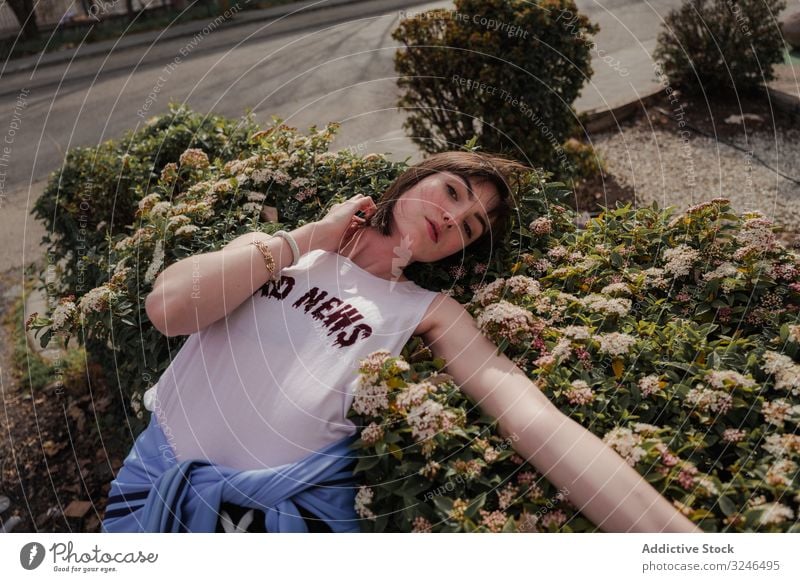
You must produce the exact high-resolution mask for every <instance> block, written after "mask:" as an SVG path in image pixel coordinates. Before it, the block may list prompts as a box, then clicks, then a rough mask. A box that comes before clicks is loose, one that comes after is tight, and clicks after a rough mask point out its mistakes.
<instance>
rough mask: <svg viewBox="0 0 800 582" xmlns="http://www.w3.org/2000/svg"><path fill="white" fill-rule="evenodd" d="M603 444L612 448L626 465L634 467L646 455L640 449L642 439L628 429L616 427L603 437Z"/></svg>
mask: <svg viewBox="0 0 800 582" xmlns="http://www.w3.org/2000/svg"><path fill="white" fill-rule="evenodd" d="M603 442H604V443H606V444H607V445H609V446H610V447H611V448H613V449H614V450H615V451H616V452H617V453H618V454H619V455H620V456H621V457H622V458H623V459H625V461H627V463H628V464H629V465H630V466H631V467H634V466H636V463H638V462H639V461H640V460H641V459H642V458H644V456H645V455H646V454H647V451H645V450H644V449H643V448H642V447H641V444H642V437H641V436H640V435H638V434H636V433H634V432H633V431H632V430H631V429H629V428H624V427H621V426H620V427H617V428H614V429H612V430H610V431H609V432H607V433H606V434H605V436H603Z"/></svg>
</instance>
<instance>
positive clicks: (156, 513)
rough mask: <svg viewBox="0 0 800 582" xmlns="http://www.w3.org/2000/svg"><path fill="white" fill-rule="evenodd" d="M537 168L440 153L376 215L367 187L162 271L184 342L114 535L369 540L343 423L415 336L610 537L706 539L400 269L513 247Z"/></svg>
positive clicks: (162, 308)
mask: <svg viewBox="0 0 800 582" xmlns="http://www.w3.org/2000/svg"><path fill="white" fill-rule="evenodd" d="M525 169H526V168H524V167H523V166H520V165H519V164H517V163H515V162H512V161H510V160H507V159H505V158H502V157H499V156H491V155H486V154H477V153H468V152H446V153H443V154H438V155H434V156H431V157H429V158H428V159H426V160H425V161H423V162H421V163H420V164H417V165H416V166H413V167H411V168H409V169H408V170H407V171H406V172H405V173H403V174H402V175H401V176H400V177H399V178H398V179H397V180H396V181H395V182H394V183H393V184H392V185H391V186H390V187H389V188H388V189H387V191H386V192H385V193H384V194H383V196H382V198H381V200H380V202H379V203H378V204H377V205H376V204H375V203H374V202H373V200H372V199H371V198H370V197H368V196H365V195H363V194H357V195H356V196H353V197H352V198H350V199H349V200H347V201H345V202H342V203H340V204H337V205H335V206H334V207H333V208H332V209H331V210H330V212H329V213H328V214H327V215H326V216H325V217H324V218H323V219H322V220H320V221H318V222H314V223H310V224H306V225H304V226H302V227H300V228H298V229H296V230H294V231H292V232H291V233H290V234H286V233H280V236H269V235H266V234H263V233H249V234H246V235H243V236H241V237H239V238H237V239H234V240H233V241H231V242H230V243H229V244H227V245H226V246H225V247H224V248H223V249H222V250H220V251H216V252H212V253H205V254H201V255H199V256H195V257H190V258H187V259H183V260H182V261H179V262H177V263H175V264H173V265H171V266H170V267H168V268H167V269H166V270H165V271H163V272H162V273H161V274H160V275H159V277H158V278H157V279H156V281H155V284H154V288H153V291H152V293H150V295H149V296H148V297H147V300H146V310H147V314H148V316H149V318H150V320H151V321H152V323H153V325H154V326H155V327H156V328H157V329H158V330H159V331H161V332H162V333H164V334H165V335H167V336H176V335H190V337H189V338H188V339H187V341H186V343H185V344H184V345H183V346H182V348H181V350H180V351H179V353H178V354H177V355H176V357H175V358H174V360H173V361H172V363H171V364H170V366H169V368H168V369H167V370H166V371H165V372H164V374H163V375H162V377H161V378H160V379H159V381H158V383H157V384H156V386H154V387H153V388H152V389H151V390H149V391H148V394H147V395H146V398H145V406H146V407H147V408H148V409H150V410H152V411H153V415H152V417H151V422H150V426H149V427H148V429H147V430H146V431H145V432H144V433H143V434H142V435H140V437H139V438H138V439H137V441H136V444H135V445H134V448H133V450H132V451H131V454H130V455H129V456H128V458H127V459H126V460H125V464H124V466H123V468H122V469H121V470H120V472H119V474H118V475H117V477H116V479H115V480H114V481H113V482H112V488H111V492H110V495H109V503H108V507H107V510H106V515H105V519H104V522H103V529H104V530H105V531H260V532H263V531H269V532H278V531H358V519H357V516H356V515H355V513H354V510H353V498H354V487H353V485H354V484H355V481H354V479H353V475H352V472H351V471H352V468H353V465H354V459H353V457H352V456H351V455H349V454H348V452H347V451H348V449H347V445H348V444H349V443H350V442H352V440H353V439H355V438H356V436H357V435H356V434H355V433H356V432H357V429H356V427H355V425H354V424H353V423H352V422H351V421H350V420H348V419H347V418H346V415H347V412H348V410H349V408H350V405H351V404H352V401H353V389H354V387H355V385H356V382H357V380H358V378H357V368H358V362H359V360H361V359H363V358H365V357H366V356H367V355H369V354H370V353H372V352H374V351H376V350H378V349H387V350H389V351H390V352H391V353H392V354H394V355H396V354H399V353H400V351H401V349H402V347H403V346H404V345H405V343H406V341H407V340H408V339H409V338H410V337H411V335H420V336H421V337H422V338H423V339H424V340H425V342H426V343H427V345H428V346H429V347H430V348H431V350H432V351H433V353H434V354H435V355H436V356H439V357H442V358H444V359H445V360H446V362H447V369H446V371H447V372H448V373H449V374H450V375H451V376H453V377H454V379H455V381H456V382H457V383H458V384H459V385H460V387H461V389H462V390H463V391H464V392H465V393H466V394H467V395H468V396H470V397H471V398H472V399H473V400H474V401H475V402H477V403H478V404H479V405H480V406H481V407H482V408H483V410H484V411H485V412H486V413H488V414H490V415H491V416H492V417H494V418H496V419H497V420H498V425H499V429H500V433H501V434H502V435H503V436H513V437H514V438H513V441H514V443H515V449H516V452H517V453H519V454H520V455H521V456H523V457H524V458H526V459H527V460H528V461H529V462H530V463H531V464H532V465H534V466H535V467H536V468H537V469H538V471H539V472H541V473H542V474H543V475H545V476H546V477H547V479H548V480H550V482H551V483H553V485H555V486H556V487H559V488H565V490H566V491H568V492H569V493H568V495H567V498H568V499H569V501H570V502H571V503H573V504H574V505H576V506H577V507H578V508H580V510H581V511H582V513H583V514H584V515H585V516H586V517H587V518H589V519H590V520H592V521H593V522H594V523H595V524H596V525H598V527H600V528H601V529H603V530H605V531H614V532H629V531H630V532H700V531H701V530H700V529H699V528H697V527H696V526H695V525H694V524H693V523H692V522H691V521H690V520H688V519H687V518H686V517H685V516H684V515H682V514H681V513H680V512H678V511H677V510H676V509H675V508H674V507H673V506H672V505H671V504H670V503H669V502H668V501H667V500H666V499H664V498H663V497H661V496H660V495H659V494H658V492H657V491H656V490H655V489H654V488H653V487H652V486H651V485H650V484H649V483H647V481H645V480H644V479H643V478H642V477H641V476H640V475H639V474H638V473H637V472H636V470H635V469H633V468H632V467H630V466H629V465H628V464H627V463H626V462H625V461H624V460H623V459H622V458H621V457H620V456H619V455H618V454H617V453H616V452H614V451H613V450H612V449H610V448H608V447H607V446H606V445H605V444H604V443H603V442H602V441H601V440H600V439H598V438H597V437H596V436H594V435H593V434H592V433H591V432H589V431H587V430H586V429H584V428H583V427H582V426H581V425H580V424H578V423H576V422H575V421H573V420H571V419H569V418H568V417H566V416H565V415H564V414H562V413H561V412H560V411H559V410H558V408H556V407H555V406H554V405H553V404H552V403H551V402H550V401H549V400H548V399H547V397H545V396H544V395H543V394H541V393H540V392H539V390H538V389H537V388H536V387H535V385H534V384H533V383H532V382H531V381H530V380H529V379H528V377H527V376H526V375H525V374H524V373H523V372H522V371H521V370H520V369H519V368H517V367H516V366H515V365H514V364H513V363H512V362H511V361H510V360H509V359H508V358H507V357H506V356H504V355H502V354H501V355H498V354H497V346H495V345H494V344H493V343H492V342H491V341H490V340H488V339H487V338H486V337H485V336H484V335H483V334H482V333H481V332H480V331H479V330H478V328H477V326H476V325H475V322H474V320H473V318H472V317H471V316H470V315H469V313H468V312H467V311H466V310H465V309H464V308H463V307H462V306H461V305H460V304H459V303H458V302H457V301H455V300H454V299H452V298H450V297H449V296H447V295H445V294H442V293H436V292H432V291H428V290H425V289H422V288H421V287H419V286H418V285H416V284H415V283H414V282H412V281H409V280H408V279H407V278H406V277H405V276H404V275H403V268H404V267H405V266H407V265H409V264H411V263H413V262H416V261H422V262H425V263H431V262H436V261H439V260H441V259H444V258H446V257H449V256H451V255H453V254H454V253H460V252H465V250H466V252H468V251H469V247H470V246H471V245H474V244H475V243H476V242H477V241H485V240H487V237H494V240H499V239H501V238H502V236H501V233H502V231H503V229H504V228H506V225H507V218H508V216H509V214H510V212H511V209H512V207H511V205H510V203H509V199H510V187H509V181H510V179H511V176H512V174H513V173H514V172H517V171H524V170H525ZM357 213H363V214H364V218H361V217H359V216H357ZM276 234H278V233H276ZM473 248H474V247H473Z"/></svg>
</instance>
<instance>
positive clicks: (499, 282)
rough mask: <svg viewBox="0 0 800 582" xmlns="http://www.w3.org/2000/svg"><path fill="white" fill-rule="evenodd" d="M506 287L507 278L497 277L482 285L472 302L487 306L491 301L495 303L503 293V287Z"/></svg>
mask: <svg viewBox="0 0 800 582" xmlns="http://www.w3.org/2000/svg"><path fill="white" fill-rule="evenodd" d="M505 287H506V280H505V279H504V278H502V277H501V278H500V279H495V280H494V281H492V282H491V283H486V284H485V285H481V286H480V287H479V288H478V290H477V291H476V292H475V295H473V297H472V303H474V304H476V305H480V306H481V307H486V306H487V305H489V304H490V303H494V302H495V301H497V300H498V299H500V297H501V296H502V294H503V289H505Z"/></svg>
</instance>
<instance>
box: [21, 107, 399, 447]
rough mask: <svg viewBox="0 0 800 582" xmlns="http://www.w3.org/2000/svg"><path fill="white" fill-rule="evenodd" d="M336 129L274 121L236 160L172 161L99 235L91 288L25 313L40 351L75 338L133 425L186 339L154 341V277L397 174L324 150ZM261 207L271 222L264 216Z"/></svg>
mask: <svg viewBox="0 0 800 582" xmlns="http://www.w3.org/2000/svg"><path fill="white" fill-rule="evenodd" d="M156 124H157V125H160V124H161V121H160V120H158V121H156ZM337 127H338V125H337V124H335V123H331V124H329V125H328V126H327V127H325V128H324V129H321V130H317V128H316V127H311V128H310V131H309V134H308V135H303V134H301V133H299V132H297V131H296V130H295V129H294V128H290V127H288V126H286V125H284V124H281V123H280V120H275V123H274V125H273V126H272V127H271V128H268V129H266V130H264V131H261V132H258V133H254V134H253V135H251V136H249V140H250V141H251V142H252V144H251V145H250V146H249V149H248V151H246V152H245V153H243V154H242V155H241V156H240V157H241V159H230V160H228V161H222V160H220V159H218V158H216V159H211V158H210V157H209V155H208V154H207V153H206V152H205V151H204V150H203V149H201V148H189V149H186V150H184V151H183V152H182V153H180V154H178V155H176V156H175V161H174V162H169V163H167V164H165V165H164V167H163V169H162V171H161V173H160V175H159V177H158V179H157V180H156V182H155V183H154V184H153V187H152V188H151V191H150V193H149V194H147V195H146V196H144V197H143V198H141V199H140V200H139V201H138V202H137V204H136V210H135V217H134V218H133V219H132V223H131V224H130V225H128V227H127V229H126V231H127V232H126V231H123V232H121V233H118V234H116V235H113V236H112V235H111V233H110V232H109V233H108V241H107V244H106V247H107V251H106V252H104V253H102V254H101V253H97V254H95V257H94V261H95V265H96V270H97V273H98V276H99V277H100V280H99V281H98V283H97V284H96V286H95V287H93V288H91V289H89V290H88V291H86V292H85V293H83V294H80V295H78V294H75V293H69V294H65V295H63V296H62V297H61V299H60V300H59V301H58V303H57V305H56V306H55V307H54V309H53V310H52V312H51V313H43V314H33V315H32V317H31V318H30V319H29V321H28V322H27V324H28V327H29V328H30V329H38V330H40V331H39V333H41V337H40V341H41V344H42V345H43V346H46V345H47V344H48V343H49V342H50V341H51V339H52V338H53V337H58V338H61V339H64V340H65V341H66V340H67V339H68V338H69V337H70V336H77V338H78V340H79V341H80V342H81V343H85V344H86V346H87V351H88V352H89V355H90V357H91V358H92V360H94V361H95V362H97V363H98V364H100V366H102V368H103V369H104V371H105V375H106V377H107V378H108V379H109V381H110V382H113V383H114V384H116V383H119V385H120V386H121V391H120V392H121V393H122V394H124V395H125V396H126V399H128V400H129V403H130V405H131V407H132V409H133V411H134V412H135V413H136V412H138V420H139V421H143V420H144V418H143V411H142V410H141V398H142V394H143V393H144V391H145V390H146V389H147V388H148V387H150V386H151V385H152V384H153V383H154V382H155V381H156V380H157V379H158V377H159V376H160V374H161V373H162V372H163V371H164V370H165V369H166V368H167V366H168V365H169V362H170V357H171V354H174V353H175V350H177V349H178V348H179V347H180V346H181V345H182V344H183V342H184V341H185V340H186V337H185V336H181V337H173V338H166V337H164V336H163V335H162V334H161V333H160V332H158V331H157V330H156V329H155V328H154V327H153V326H152V324H150V322H149V320H148V319H147V314H146V312H145V307H144V306H145V298H146V297H147V295H148V294H149V292H150V291H151V289H152V285H153V282H154V280H155V278H156V276H157V275H158V273H160V272H161V271H162V270H163V269H164V268H166V267H167V266H168V265H170V264H171V263H173V262H175V261H177V260H180V259H182V258H185V257H188V256H191V255H195V254H197V253H203V252H210V251H213V250H217V249H219V248H221V247H222V246H223V245H225V244H226V243H227V242H229V241H230V240H232V239H233V238H235V237H237V236H239V235H241V234H244V233H246V232H250V231H253V230H262V231H264V232H274V231H276V230H279V229H281V228H283V229H288V230H292V229H294V228H296V227H297V226H300V225H302V224H304V223H306V222H308V221H311V220H316V219H317V218H319V217H321V216H320V215H324V214H325V213H326V212H327V210H326V208H327V207H328V206H330V205H332V204H335V203H337V202H340V201H342V200H344V199H346V198H349V197H351V196H353V195H354V194H355V193H356V192H377V193H381V192H383V191H384V190H385V189H386V188H387V187H388V185H389V183H390V182H391V180H392V179H394V177H395V176H396V175H397V174H398V173H399V171H400V170H401V169H402V168H403V167H404V166H403V164H396V163H392V162H390V161H388V160H387V159H386V158H385V157H384V156H382V155H376V154H373V155H369V156H366V157H364V158H361V157H356V156H354V155H352V154H351V153H349V152H347V151H343V152H340V153H336V154H334V153H331V152H329V151H328V147H329V145H330V142H331V141H332V139H333V137H334V135H335V131H336V129H337ZM270 208H272V209H276V212H277V222H275V221H274V215H270V216H269V217H266V215H267V213H268V212H267V211H269V210H270ZM262 214H263V215H262ZM267 218H270V219H271V220H273V221H268V220H267ZM125 409H126V411H127V406H126V407H125ZM139 424H141V423H139ZM135 425H136V421H134V433H135V432H137V431H136V430H135V429H136V426H135ZM140 428H143V426H142V427H140Z"/></svg>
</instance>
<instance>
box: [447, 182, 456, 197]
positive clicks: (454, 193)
mask: <svg viewBox="0 0 800 582" xmlns="http://www.w3.org/2000/svg"><path fill="white" fill-rule="evenodd" d="M447 190H448V191H449V192H450V195H451V196H452V197H453V200H458V194H457V193H456V189H455V188H453V187H452V186H451V185H450V184H448V185H447Z"/></svg>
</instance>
